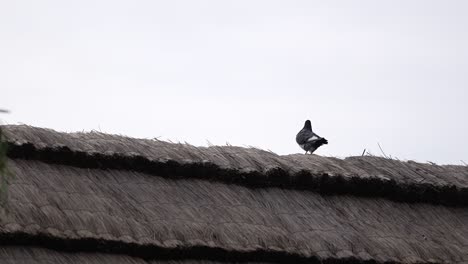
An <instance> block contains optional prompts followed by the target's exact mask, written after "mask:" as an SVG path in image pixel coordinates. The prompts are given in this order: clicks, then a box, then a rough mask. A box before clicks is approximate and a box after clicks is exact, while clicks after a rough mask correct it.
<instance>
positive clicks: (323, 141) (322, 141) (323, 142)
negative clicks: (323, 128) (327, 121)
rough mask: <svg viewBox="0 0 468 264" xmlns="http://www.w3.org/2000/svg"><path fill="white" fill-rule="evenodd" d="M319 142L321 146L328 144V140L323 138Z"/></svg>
mask: <svg viewBox="0 0 468 264" xmlns="http://www.w3.org/2000/svg"><path fill="white" fill-rule="evenodd" d="M319 142H320V144H328V140H326V139H325V138H321V139H320V141H319Z"/></svg>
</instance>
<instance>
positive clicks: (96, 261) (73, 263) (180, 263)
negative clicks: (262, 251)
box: [0, 247, 267, 264]
mask: <svg viewBox="0 0 468 264" xmlns="http://www.w3.org/2000/svg"><path fill="white" fill-rule="evenodd" d="M0 262H1V263H3V264H20V263H21V264H23V263H27V264H39V263H41V264H42V263H48V264H83V263H86V264H220V263H222V262H218V261H204V260H144V259H141V258H136V257H130V256H126V255H121V254H115V255H113V254H103V253H87V252H80V253H70V252H58V251H54V250H50V249H44V248H36V247H31V248H24V247H4V248H0ZM242 263H243V264H267V263H266V262H262V263H261V262H242Z"/></svg>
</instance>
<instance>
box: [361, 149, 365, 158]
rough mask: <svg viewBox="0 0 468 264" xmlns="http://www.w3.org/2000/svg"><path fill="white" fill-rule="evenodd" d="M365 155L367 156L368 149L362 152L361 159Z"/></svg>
mask: <svg viewBox="0 0 468 264" xmlns="http://www.w3.org/2000/svg"><path fill="white" fill-rule="evenodd" d="M365 154H366V149H364V150H363V151H362V155H361V157H362V156H364V155H365Z"/></svg>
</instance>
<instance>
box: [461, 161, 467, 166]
mask: <svg viewBox="0 0 468 264" xmlns="http://www.w3.org/2000/svg"><path fill="white" fill-rule="evenodd" d="M460 161H461V163H463V164H464V165H465V166H468V164H466V162H464V161H463V160H460Z"/></svg>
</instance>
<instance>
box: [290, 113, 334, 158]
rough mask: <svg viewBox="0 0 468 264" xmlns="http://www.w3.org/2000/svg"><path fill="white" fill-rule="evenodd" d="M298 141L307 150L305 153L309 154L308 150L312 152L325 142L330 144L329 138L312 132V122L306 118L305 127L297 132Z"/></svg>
mask: <svg viewBox="0 0 468 264" xmlns="http://www.w3.org/2000/svg"><path fill="white" fill-rule="evenodd" d="M296 142H297V144H299V146H300V147H301V148H302V149H303V150H305V151H306V152H305V154H307V152H310V154H312V153H313V152H314V151H315V150H317V149H318V148H319V147H320V146H322V145H323V144H328V140H326V139H325V138H323V137H320V136H319V135H317V134H315V133H314V132H312V124H311V123H310V120H306V121H305V124H304V128H302V129H301V131H299V133H297V136H296Z"/></svg>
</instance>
